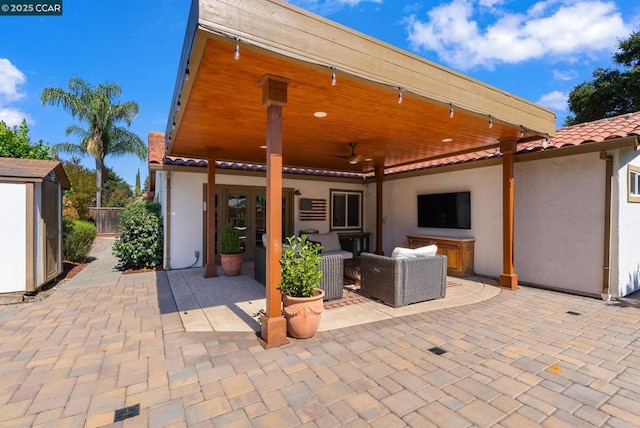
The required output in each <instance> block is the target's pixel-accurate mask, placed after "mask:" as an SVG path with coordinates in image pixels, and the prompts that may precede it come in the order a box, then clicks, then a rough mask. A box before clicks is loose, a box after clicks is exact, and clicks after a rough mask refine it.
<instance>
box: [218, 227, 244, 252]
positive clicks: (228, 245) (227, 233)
mask: <svg viewBox="0 0 640 428" xmlns="http://www.w3.org/2000/svg"><path fill="white" fill-rule="evenodd" d="M219 241H220V242H219V243H218V245H219V248H220V254H240V253H241V252H242V241H241V240H240V234H239V233H238V229H236V227H235V225H234V224H233V221H231V220H229V222H228V223H227V224H225V225H224V227H223V228H222V230H221V231H220V238H219Z"/></svg>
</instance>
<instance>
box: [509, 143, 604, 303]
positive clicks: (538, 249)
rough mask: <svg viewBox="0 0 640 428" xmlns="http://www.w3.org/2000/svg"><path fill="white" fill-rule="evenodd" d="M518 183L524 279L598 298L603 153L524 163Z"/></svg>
mask: <svg viewBox="0 0 640 428" xmlns="http://www.w3.org/2000/svg"><path fill="white" fill-rule="evenodd" d="M515 183H516V185H515V194H516V199H515V250H514V251H515V266H516V272H517V274H518V276H519V280H520V281H523V282H529V283H533V284H538V285H544V286H547V287H553V288H558V289H561V290H570V291H577V292H580V293H587V294H592V295H596V296H599V295H600V293H601V291H602V261H603V252H604V204H605V162H604V161H603V160H601V159H600V158H599V154H598V153H589V154H583V155H575V156H566V157H560V158H552V159H545V160H537V161H531V162H519V163H517V164H516V169H515Z"/></svg>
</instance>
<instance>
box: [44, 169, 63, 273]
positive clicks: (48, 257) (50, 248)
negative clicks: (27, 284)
mask: <svg viewBox="0 0 640 428" xmlns="http://www.w3.org/2000/svg"><path fill="white" fill-rule="evenodd" d="M44 224H45V230H46V244H45V254H44V257H45V261H46V262H45V269H46V271H45V283H46V282H49V281H51V280H52V279H54V278H55V277H56V276H58V274H59V273H60V269H59V266H60V260H61V257H60V198H59V196H58V183H53V182H51V181H46V180H45V181H44Z"/></svg>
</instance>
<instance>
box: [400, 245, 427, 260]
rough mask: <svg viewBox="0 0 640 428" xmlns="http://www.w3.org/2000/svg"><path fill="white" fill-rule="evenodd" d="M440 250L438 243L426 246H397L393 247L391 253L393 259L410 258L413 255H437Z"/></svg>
mask: <svg viewBox="0 0 640 428" xmlns="http://www.w3.org/2000/svg"><path fill="white" fill-rule="evenodd" d="M437 252H438V246H437V245H427V246H425V247H420V248H415V249H412V248H402V247H396V248H394V249H393V252H392V253H391V258H392V259H410V258H413V257H428V256H435V255H436V254H437Z"/></svg>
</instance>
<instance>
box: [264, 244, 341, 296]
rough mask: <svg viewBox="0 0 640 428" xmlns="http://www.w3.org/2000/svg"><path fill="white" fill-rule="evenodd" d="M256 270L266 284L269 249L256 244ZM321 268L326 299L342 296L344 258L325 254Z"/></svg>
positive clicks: (321, 283) (321, 281)
mask: <svg viewBox="0 0 640 428" xmlns="http://www.w3.org/2000/svg"><path fill="white" fill-rule="evenodd" d="M254 270H255V271H254V275H255V278H256V280H257V281H258V282H260V283H262V284H265V283H266V278H267V272H266V271H267V250H266V248H265V247H260V246H256V249H255V253H254ZM320 270H321V271H322V279H321V280H320V288H322V289H323V290H324V300H332V299H340V298H342V286H343V285H344V284H343V270H344V259H343V258H342V257H341V256H340V255H338V254H327V255H323V256H322V261H321V262H320Z"/></svg>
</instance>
